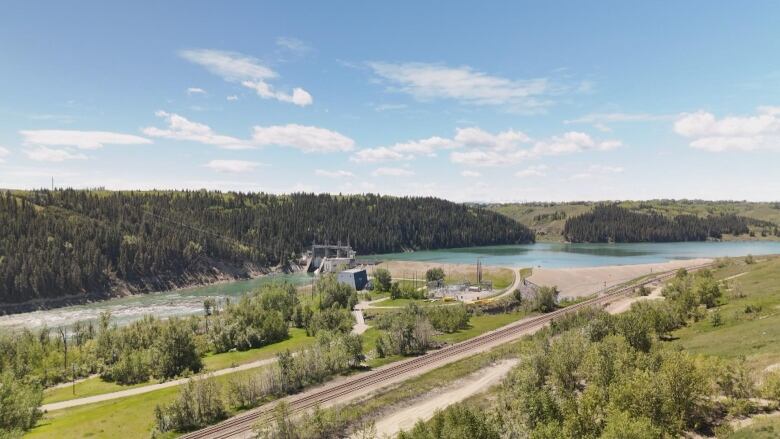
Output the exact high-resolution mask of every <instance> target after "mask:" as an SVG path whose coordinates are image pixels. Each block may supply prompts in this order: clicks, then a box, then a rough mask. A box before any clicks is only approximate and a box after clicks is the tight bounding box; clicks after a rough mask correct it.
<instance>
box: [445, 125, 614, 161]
mask: <svg viewBox="0 0 780 439" xmlns="http://www.w3.org/2000/svg"><path fill="white" fill-rule="evenodd" d="M455 141H456V142H458V143H459V144H461V145H463V146H464V147H466V149H465V150H463V151H454V152H452V153H451V154H450V160H452V161H453V162H454V163H461V164H467V165H476V166H499V165H511V164H516V163H519V162H522V161H524V160H528V159H532V158H538V157H542V156H549V155H561V154H572V153H578V152H583V151H589V150H594V151H607V150H610V149H614V148H617V147H619V146H621V142H620V141H618V140H607V141H597V140H594V139H593V138H592V137H591V136H589V135H588V134H586V133H581V132H576V131H571V132H567V133H564V134H562V135H558V136H552V137H550V138H547V139H542V140H536V141H534V140H533V139H531V138H530V137H529V136H527V135H526V134H525V133H522V132H520V131H513V130H508V131H503V132H500V133H498V134H492V133H489V132H486V131H484V130H482V129H480V128H464V129H459V130H458V132H457V134H456V135H455ZM530 144H532V146H530V147H529V145H530Z"/></svg>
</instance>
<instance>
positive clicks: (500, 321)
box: [436, 311, 528, 343]
mask: <svg viewBox="0 0 780 439" xmlns="http://www.w3.org/2000/svg"><path fill="white" fill-rule="evenodd" d="M527 316H528V313H526V312H523V311H515V312H510V313H500V314H483V315H481V316H475V317H471V319H470V320H469V327H468V328H466V329H461V330H460V331H457V332H453V333H452V334H440V335H437V336H436V340H437V341H440V342H444V343H458V342H461V341H464V340H468V339H470V338H473V337H476V336H478V335H480V334H484V333H485V332H488V331H492V330H494V329H497V328H500V327H502V326H504V325H508V324H510V323H512V322H515V321H517V320H520V319H522V318H523V317H527Z"/></svg>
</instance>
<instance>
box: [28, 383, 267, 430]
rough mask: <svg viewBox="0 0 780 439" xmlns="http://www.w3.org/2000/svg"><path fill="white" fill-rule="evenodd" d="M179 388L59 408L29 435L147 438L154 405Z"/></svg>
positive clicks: (169, 398)
mask: <svg viewBox="0 0 780 439" xmlns="http://www.w3.org/2000/svg"><path fill="white" fill-rule="evenodd" d="M256 372H257V369H253V370H251V371H241V372H236V373H235V374H228V375H222V376H218V377H213V378H211V379H213V380H216V381H217V382H220V383H225V382H227V381H228V380H229V379H230V378H233V377H236V376H239V375H240V374H248V373H256ZM178 393H179V388H178V387H169V388H166V389H160V390H155V391H153V392H149V393H144V394H142V395H135V396H129V397H126V398H119V399H114V400H111V401H104V402H99V403H95V404H89V405H83V406H79V407H73V408H69V409H64V410H57V411H54V412H51V413H47V414H45V415H44V417H43V419H41V420H40V421H39V422H38V425H37V426H36V427H35V428H33V429H32V430H30V431H29V432H28V433H27V434H26V435H25V437H27V438H57V439H71V438H74V439H75V438H85V437H89V438H96V439H101V438H107V439H108V438H117V437H122V438H146V437H149V435H150V433H151V431H152V429H153V428H154V423H155V421H154V408H155V407H156V406H157V405H159V404H167V403H169V402H171V401H172V400H173V399H175V398H176V396H177V395H178Z"/></svg>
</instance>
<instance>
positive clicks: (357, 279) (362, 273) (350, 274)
mask: <svg viewBox="0 0 780 439" xmlns="http://www.w3.org/2000/svg"><path fill="white" fill-rule="evenodd" d="M337 279H338V281H339V283H340V284H346V285H349V286H351V287H352V288H354V289H356V290H362V289H363V288H365V287H366V284H367V283H368V273H366V269H365V268H352V269H350V270H344V271H342V272H339V274H338V277H337Z"/></svg>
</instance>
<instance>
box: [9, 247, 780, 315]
mask: <svg viewBox="0 0 780 439" xmlns="http://www.w3.org/2000/svg"><path fill="white" fill-rule="evenodd" d="M748 254H752V255H764V254H780V242H770V241H727V242H676V243H638V244H562V243H538V244H528V245H506V246H491V247H470V248H462V249H449V250H432V251H419V252H410V253H393V254H385V255H372V256H367V257H361V258H363V259H378V260H406V261H429V262H445V263H463V264H473V263H475V262H476V260H477V258H479V259H481V260H482V263H483V264H485V265H497V266H507V267H539V266H541V267H546V268H564V267H590V266H605V265H626V264H646V263H657V262H666V261H669V260H673V259H693V258H716V257H722V256H745V255H748ZM311 280H312V278H311V277H310V276H308V275H306V274H302V273H299V274H276V275H268V276H263V277H260V278H256V279H251V280H239V281H233V282H227V283H220V284H214V285H208V286H203V287H195V288H187V289H181V290H176V291H166V292H161V293H152V294H145V295H138V296H132V297H124V298H119V299H111V300H106V301H102V302H95V303H91V304H86V305H77V306H68V307H64V308H57V309H52V310H46V311H34V312H28V313H23V314H14V315H10V316H0V328H2V329H11V328H39V327H41V326H43V325H44V324H45V325H48V326H49V327H57V326H63V325H65V326H67V325H72V324H73V323H75V322H76V321H79V320H94V319H96V318H97V317H98V315H99V314H100V313H101V312H103V311H110V312H111V314H112V316H113V318H114V321H116V322H117V323H118V324H120V325H122V324H127V323H129V322H131V321H133V320H137V319H139V318H141V317H142V316H143V315H145V314H153V315H155V316H157V317H161V318H166V317H171V316H184V315H191V314H195V313H199V312H202V311H203V300H204V299H206V298H208V297H213V298H216V299H218V300H224V299H225V298H232V299H237V298H238V297H240V296H241V295H243V294H245V293H246V292H249V291H252V290H253V289H255V288H257V287H259V286H261V285H264V284H267V283H273V282H284V281H287V282H292V283H294V284H297V285H303V284H306V283H310V282H311Z"/></svg>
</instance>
